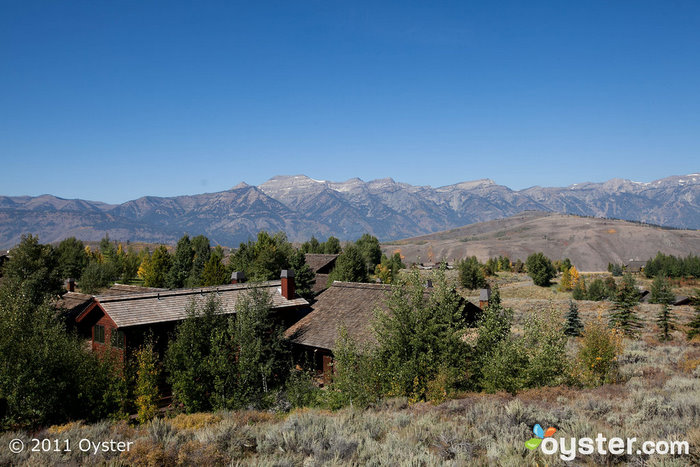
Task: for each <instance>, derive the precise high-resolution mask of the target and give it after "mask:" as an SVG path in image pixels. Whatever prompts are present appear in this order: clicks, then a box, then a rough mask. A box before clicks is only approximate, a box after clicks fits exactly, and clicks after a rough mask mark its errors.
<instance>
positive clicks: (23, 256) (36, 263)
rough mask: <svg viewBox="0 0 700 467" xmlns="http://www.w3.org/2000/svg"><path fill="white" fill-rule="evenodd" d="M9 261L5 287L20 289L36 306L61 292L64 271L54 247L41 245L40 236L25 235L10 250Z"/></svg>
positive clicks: (4, 270)
mask: <svg viewBox="0 0 700 467" xmlns="http://www.w3.org/2000/svg"><path fill="white" fill-rule="evenodd" d="M10 258H11V259H10V260H9V261H7V263H5V265H4V266H3V282H2V287H8V288H13V289H15V288H19V289H20V290H21V293H22V294H23V296H24V297H25V299H26V300H28V301H29V303H32V304H35V305H39V304H40V303H42V302H43V301H44V299H45V298H46V297H47V296H56V295H58V294H59V293H60V292H61V290H62V282H63V281H62V279H61V271H60V269H59V267H58V257H57V255H56V252H55V250H54V249H53V248H52V247H51V245H42V244H41V243H39V237H35V236H33V235H22V238H21V240H20V243H19V245H17V246H16V247H14V248H13V249H12V250H11V251H10Z"/></svg>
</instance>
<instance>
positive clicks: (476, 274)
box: [457, 256, 486, 289]
mask: <svg viewBox="0 0 700 467" xmlns="http://www.w3.org/2000/svg"><path fill="white" fill-rule="evenodd" d="M457 269H458V270H459V284H460V285H461V286H462V287H464V288H466V289H478V288H481V287H485V286H486V278H485V277H484V267H483V266H482V265H481V264H480V263H479V261H478V260H477V259H476V256H472V257H471V258H466V259H464V260H462V261H460V262H459V263H458V264H457Z"/></svg>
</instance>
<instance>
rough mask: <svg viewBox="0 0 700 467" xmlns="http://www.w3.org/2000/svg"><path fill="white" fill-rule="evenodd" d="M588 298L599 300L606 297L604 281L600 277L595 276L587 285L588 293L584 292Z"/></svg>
mask: <svg viewBox="0 0 700 467" xmlns="http://www.w3.org/2000/svg"><path fill="white" fill-rule="evenodd" d="M586 298H588V300H594V301H596V302H599V301H601V300H605V299H606V298H608V291H607V290H606V288H605V283H604V282H603V280H602V279H601V278H600V277H596V278H595V279H593V281H592V282H591V285H589V286H588V293H587V294H586Z"/></svg>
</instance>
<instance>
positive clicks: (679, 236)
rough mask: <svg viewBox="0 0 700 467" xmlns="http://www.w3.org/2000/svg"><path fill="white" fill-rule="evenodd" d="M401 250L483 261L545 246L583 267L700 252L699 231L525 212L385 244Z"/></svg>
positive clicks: (422, 257) (423, 256) (412, 258)
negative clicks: (659, 252) (473, 257)
mask: <svg viewBox="0 0 700 467" xmlns="http://www.w3.org/2000/svg"><path fill="white" fill-rule="evenodd" d="M382 249H383V250H384V252H386V253H394V252H396V251H397V250H400V252H401V255H403V256H405V258H406V259H405V261H404V262H408V263H412V262H423V263H427V262H434V261H440V260H442V259H445V260H447V261H448V262H453V261H454V260H459V259H461V258H464V257H466V256H476V257H477V258H478V259H479V260H480V261H485V260H486V259H488V258H489V257H492V256H498V255H504V256H508V257H510V258H511V260H513V261H515V260H516V259H521V260H523V261H525V259H526V258H527V256H528V255H529V254H531V253H534V252H537V251H542V252H544V254H545V255H547V256H548V257H550V258H552V259H559V258H570V259H571V261H572V262H573V263H574V264H575V265H576V267H577V268H579V269H580V270H583V271H601V270H605V269H606V268H607V265H608V263H609V262H615V263H624V262H626V261H628V260H630V259H641V260H646V259H649V258H650V257H652V256H654V255H656V253H657V252H658V251H661V252H663V253H666V254H673V255H676V256H678V255H681V256H686V255H688V254H690V253H692V254H696V255H697V254H700V231H697V230H672V229H664V228H661V227H655V226H650V225H643V224H637V223H633V222H627V221H621V220H611V219H598V218H589V217H578V216H571V215H564V214H556V213H545V212H525V213H522V214H517V215H515V216H512V217H508V218H505V219H499V220H493V221H488V222H481V223H478V224H472V225H468V226H465V227H460V228H457V229H452V230H447V231H444V232H437V233H434V234H430V235H422V236H420V237H413V238H408V239H405V240H399V241H396V242H388V243H384V244H383V245H382Z"/></svg>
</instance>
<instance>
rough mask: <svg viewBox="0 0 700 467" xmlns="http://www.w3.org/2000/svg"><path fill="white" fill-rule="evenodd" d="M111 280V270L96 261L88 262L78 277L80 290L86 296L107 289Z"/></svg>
mask: <svg viewBox="0 0 700 467" xmlns="http://www.w3.org/2000/svg"><path fill="white" fill-rule="evenodd" d="M111 280H112V270H111V268H110V266H109V265H106V264H104V263H100V262H98V261H94V260H93V261H90V263H88V265H87V267H86V268H85V269H84V270H83V274H82V275H81V276H80V279H79V281H78V285H79V286H80V290H81V291H82V292H84V293H88V294H96V293H98V292H99V291H100V289H103V288H105V287H107V286H108V285H109V283H110V281H111Z"/></svg>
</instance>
